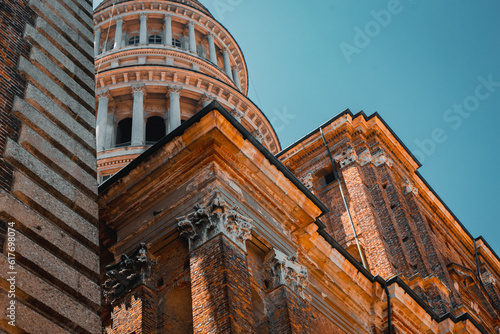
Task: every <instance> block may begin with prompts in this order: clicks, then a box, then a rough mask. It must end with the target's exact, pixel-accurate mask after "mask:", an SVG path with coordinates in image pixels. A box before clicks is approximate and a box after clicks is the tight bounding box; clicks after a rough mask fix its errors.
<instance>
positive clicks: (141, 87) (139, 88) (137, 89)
mask: <svg viewBox="0 0 500 334" xmlns="http://www.w3.org/2000/svg"><path fill="white" fill-rule="evenodd" d="M130 88H132V92H134V93H135V92H142V93H143V94H144V95H145V94H146V85H145V84H143V83H139V84H133V85H131V86H130Z"/></svg>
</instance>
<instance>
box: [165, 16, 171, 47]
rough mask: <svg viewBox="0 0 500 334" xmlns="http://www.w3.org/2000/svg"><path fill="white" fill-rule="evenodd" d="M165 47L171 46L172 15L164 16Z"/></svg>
mask: <svg viewBox="0 0 500 334" xmlns="http://www.w3.org/2000/svg"><path fill="white" fill-rule="evenodd" d="M165 45H167V46H172V15H170V14H167V15H165Z"/></svg>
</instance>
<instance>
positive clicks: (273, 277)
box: [264, 248, 308, 298]
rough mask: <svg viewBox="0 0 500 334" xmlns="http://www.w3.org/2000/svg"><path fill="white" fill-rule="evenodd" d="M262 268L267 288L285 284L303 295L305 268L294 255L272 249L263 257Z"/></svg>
mask: <svg viewBox="0 0 500 334" xmlns="http://www.w3.org/2000/svg"><path fill="white" fill-rule="evenodd" d="M264 268H265V270H266V274H267V278H268V282H269V289H271V290H272V289H275V288H278V287H280V286H282V285H286V286H287V287H288V288H289V289H290V290H292V291H293V292H295V293H296V294H298V295H299V296H300V297H302V298H304V297H305V291H304V290H305V289H306V288H307V285H308V283H307V269H306V267H304V266H303V265H301V264H299V263H298V262H297V258H296V256H293V255H290V256H286V254H284V253H283V252H281V251H279V250H277V249H275V248H274V249H273V250H271V251H270V252H269V253H268V254H267V255H266V257H265V260H264Z"/></svg>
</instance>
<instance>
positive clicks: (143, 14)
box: [139, 13, 148, 20]
mask: <svg viewBox="0 0 500 334" xmlns="http://www.w3.org/2000/svg"><path fill="white" fill-rule="evenodd" d="M139 17H140V18H141V20H147V18H148V14H146V13H142V14H141V15H139Z"/></svg>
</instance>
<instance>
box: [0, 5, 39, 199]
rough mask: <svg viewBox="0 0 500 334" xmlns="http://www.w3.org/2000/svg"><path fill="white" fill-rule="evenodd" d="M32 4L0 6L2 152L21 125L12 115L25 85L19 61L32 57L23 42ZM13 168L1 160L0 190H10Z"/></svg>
mask: <svg viewBox="0 0 500 334" xmlns="http://www.w3.org/2000/svg"><path fill="white" fill-rule="evenodd" d="M28 2H29V1H27V0H26V1H22V0H20V1H17V0H5V1H2V2H1V3H0V152H2V153H3V151H4V150H5V145H6V143H7V138H11V139H12V140H14V141H17V138H18V136H19V128H20V122H19V120H18V119H17V118H16V117H15V116H14V115H13V113H12V104H13V102H14V97H15V96H23V94H24V89H25V87H26V81H25V80H24V79H23V78H22V76H21V75H20V74H19V72H18V71H17V64H18V61H19V57H21V56H23V57H25V58H27V57H28V56H29V51H30V45H29V43H28V42H26V41H25V40H24V39H23V32H24V27H25V26H26V24H30V25H33V24H34V21H35V17H36V16H35V13H34V12H33V10H32V9H31V8H30V7H29V5H28ZM11 183H12V167H11V166H10V165H9V164H7V163H6V162H5V159H4V157H3V154H2V156H1V158H0V188H2V189H4V190H7V191H8V190H10V186H11Z"/></svg>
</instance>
